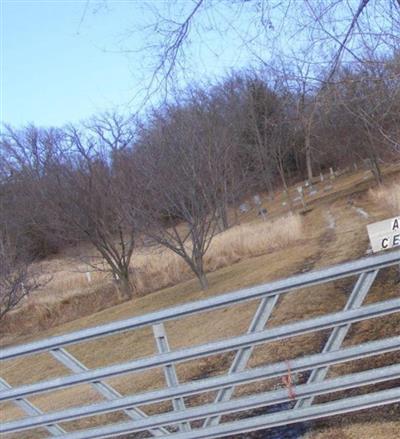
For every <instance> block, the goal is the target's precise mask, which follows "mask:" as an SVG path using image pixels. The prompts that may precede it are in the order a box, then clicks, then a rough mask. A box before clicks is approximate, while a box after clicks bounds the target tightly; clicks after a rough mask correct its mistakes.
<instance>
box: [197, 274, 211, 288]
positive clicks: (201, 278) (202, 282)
mask: <svg viewBox="0 0 400 439" xmlns="http://www.w3.org/2000/svg"><path fill="white" fill-rule="evenodd" d="M196 276H197V278H198V279H199V282H200V285H201V289H202V290H207V289H208V286H209V284H208V279H207V276H206V275H205V273H204V271H201V272H197V273H196Z"/></svg>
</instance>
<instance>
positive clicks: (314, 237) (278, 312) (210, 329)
mask: <svg viewBox="0 0 400 439" xmlns="http://www.w3.org/2000/svg"><path fill="white" fill-rule="evenodd" d="M351 178H352V179H353V180H354V176H351ZM342 186H345V183H343V184H342ZM346 186H347V183H346ZM366 189H367V188H366ZM346 191H347V188H346ZM357 205H360V206H361V207H362V208H363V209H364V210H366V211H367V212H368V213H369V214H370V217H371V218H370V220H376V219H379V218H380V215H382V212H381V211H382V209H378V208H377V207H376V204H375V203H373V202H372V201H371V199H370V197H369V196H366V193H364V195H363V194H360V196H359V197H358V198H357ZM326 209H327V205H326V203H320V204H319V205H316V206H315V207H314V208H313V210H312V211H311V212H309V213H307V215H305V217H304V218H303V220H302V232H301V233H302V239H301V240H297V241H294V242H292V243H291V244H290V245H288V246H286V247H285V248H278V249H275V250H273V249H272V248H273V247H271V252H270V253H266V254H262V255H261V256H254V257H253V258H244V259H242V260H241V261H239V262H238V263H236V264H234V265H228V266H225V267H224V268H221V269H218V270H215V271H213V272H212V273H210V275H209V278H210V289H209V290H208V291H206V292H204V291H200V289H199V287H198V285H197V282H196V280H195V279H189V280H187V281H185V282H182V283H179V284H177V285H174V286H172V287H170V288H167V289H163V290H160V291H158V292H156V293H153V294H149V295H146V296H144V297H140V298H136V299H134V300H132V301H129V302H125V303H122V304H119V305H117V306H113V307H111V308H108V309H106V310H103V311H101V312H97V313H94V314H91V315H88V316H86V317H84V318H80V319H78V320H75V321H71V322H68V323H64V324H62V325H59V326H58V327H56V328H52V329H48V330H45V331H42V332H41V333H40V334H33V335H30V336H24V337H18V336H16V335H14V339H13V340H11V339H9V341H13V342H14V343H16V342H18V343H20V342H24V341H29V340H32V339H35V338H42V337H48V336H51V335H55V334H61V333H65V332H69V331H73V330H76V329H81V328H83V327H90V326H95V325H98V324H102V323H106V322H109V321H113V320H119V319H123V318H127V317H131V316H134V315H140V314H144V313H147V312H151V311H154V310H156V309H160V308H165V307H169V306H177V305H179V304H181V303H183V302H187V301H192V300H197V299H202V298H205V297H210V296H213V295H216V294H220V293H222V292H224V291H231V290H235V289H238V288H243V287H245V286H250V285H255V284H259V283H261V282H266V281H270V280H273V279H277V278H282V277H285V276H288V275H290V274H293V273H296V272H299V271H303V270H310V269H315V268H321V267H323V266H327V265H331V264H333V263H338V262H341V261H345V260H349V259H354V258H358V257H360V256H363V255H364V253H365V251H366V249H367V245H368V237H367V234H366V230H365V226H366V223H367V222H368V221H369V220H366V219H363V218H360V217H359V216H358V215H357V213H356V212H355V211H354V209H352V208H351V207H350V206H349V205H348V203H347V192H346V193H345V195H343V196H342V198H340V197H339V198H338V199H337V200H336V201H334V202H333V203H330V205H329V209H330V212H331V215H332V216H333V217H334V219H335V223H336V227H335V229H334V230H332V229H327V221H326ZM277 210H278V209H277ZM253 220H254V218H253ZM258 224H261V223H257V222H254V226H257V225H258ZM244 226H245V227H246V224H244ZM260 227H262V226H260ZM244 230H246V229H244ZM238 234H239V233H235V234H233V236H232V237H231V243H232V245H233V243H234V242H235V238H234V237H235V236H236V237H237V235H238ZM254 239H256V237H255V238H254ZM385 274H386V276H380V277H379V278H378V280H377V283H376V284H375V286H374V288H373V290H372V291H371V293H370V294H369V296H368V299H367V303H372V302H374V301H378V300H385V299H389V298H392V297H398V295H399V284H398V283H397V280H396V279H397V278H396V275H397V272H396V271H395V270H391V271H389V272H388V273H385ZM351 287H352V282H335V283H332V284H330V285H327V286H326V287H324V288H319V287H312V288H307V289H304V290H300V291H297V292H295V293H290V294H287V295H285V296H283V297H282V298H281V300H280V301H279V304H278V306H277V308H276V309H275V310H274V313H273V315H272V318H271V321H270V322H269V326H270V327H272V326H276V325H280V324H283V323H286V322H289V321H295V320H298V319H304V318H311V317H312V316H317V315H321V314H323V313H326V312H333V311H336V310H340V309H342V308H343V306H344V304H345V302H346V300H347V297H348V295H349V293H350V291H351ZM299 304H301V306H299ZM255 306H256V303H247V304H246V303H245V304H241V305H238V306H235V307H230V308H228V309H219V310H215V311H214V312H212V313H211V312H210V313H203V314H199V315H195V316H191V317H188V318H186V319H181V320H179V321H171V322H168V323H167V324H166V329H167V332H168V336H169V341H170V345H171V348H172V349H177V348H181V347H184V346H189V345H194V344H199V343H204V342H207V341H211V340H215V339H220V338H223V337H229V336H233V335H238V334H242V333H244V332H245V331H246V329H247V327H248V325H249V322H250V320H251V317H252V315H253V313H254V309H255ZM399 330H400V321H399V316H398V315H393V316H386V317H384V318H380V319H374V320H371V321H367V322H362V323H359V324H356V325H353V327H352V329H351V332H350V333H349V336H348V337H347V338H346V343H345V344H346V345H352V344H358V343H363V342H364V341H367V340H369V339H377V338H381V337H387V336H395V335H398V334H399V335H400V333H399ZM327 333H328V332H327V331H322V332H320V333H315V334H309V335H304V336H301V337H296V338H293V339H290V340H285V341H283V342H280V343H270V344H266V345H263V346H259V347H258V348H257V349H255V351H254V353H253V356H252V358H251V362H250V365H249V366H251V367H254V366H256V365H261V364H266V363H269V362H274V361H279V360H286V359H290V358H294V357H296V356H303V355H306V354H307V353H311V352H318V351H320V349H321V346H322V344H323V342H324V340H325V339H326V336H327ZM68 350H70V351H71V352H72V353H73V354H74V355H76V356H77V358H78V359H79V360H81V361H82V362H83V363H84V364H85V365H87V366H88V367H89V368H93V367H100V366H102V365H105V364H110V363H114V362H123V361H129V360H132V359H133V358H138V357H143V356H147V355H151V354H152V353H154V352H155V345H154V340H153V337H152V334H151V329H150V328H145V329H143V330H138V331H131V332H127V333H123V334H118V335H115V336H112V337H108V338H105V339H100V340H94V341H92V342H90V343H85V344H81V345H76V346H72V347H68ZM388 355H389V356H387V357H385V358H384V359H383V360H379V361H380V362H377V361H378V360H377V359H375V357H373V358H371V359H367V360H365V361H364V362H362V363H358V362H354V363H349V364H345V365H342V366H339V367H335V368H332V371H331V373H332V375H333V376H335V375H337V374H339V375H340V374H343V373H351V372H356V371H357V370H360V368H361V369H363V368H370V367H373V366H377V367H379V366H383V365H384V364H389V363H390V362H393V361H396V358H395V357H394V356H393V355H391V354H388ZM397 361H398V357H397ZM228 366H229V355H222V356H216V357H211V358H203V359H199V360H196V361H190V362H187V363H184V364H180V365H178V376H179V378H180V380H181V381H186V380H190V379H196V378H200V377H205V376H209V375H211V374H217V373H220V372H222V371H224V370H226V368H227V367H228ZM67 373H68V372H67V371H66V370H65V369H64V368H63V367H62V366H60V365H59V364H57V363H56V362H55V361H54V360H53V359H51V358H50V356H49V355H47V354H41V355H38V356H35V357H32V358H21V359H19V360H15V361H10V362H7V363H5V365H4V367H3V369H2V376H4V378H5V379H7V380H8V381H9V382H10V383H11V384H12V385H18V384H22V383H29V382H33V381H36V380H43V379H49V378H52V377H56V376H62V375H65V374H67ZM300 378H301V377H300ZM110 384H112V385H113V386H115V387H116V388H117V389H118V390H119V391H121V392H122V393H123V394H131V393H135V392H140V391H144V390H149V389H152V388H157V387H161V386H164V385H165V382H164V377H163V374H162V371H161V370H153V371H149V372H147V373H144V374H138V375H126V376H121V377H116V378H114V379H112V380H110ZM276 384H277V383H276V382H273V383H271V382H265V383H257V384H256V385H254V388H255V389H256V390H257V391H261V390H263V389H268V388H271V385H276ZM250 389H251V386H249V387H245V386H243V387H242V388H240V389H238V391H237V393H236V394H237V395H240V394H245V393H247V392H248V391H250ZM97 398H98V396H96V395H95V393H94V392H93V391H92V390H91V389H90V388H89V386H75V387H72V388H70V389H67V390H65V391H62V392H54V393H51V394H43V395H40V396H37V397H35V398H32V402H34V403H35V404H37V405H38V406H40V407H41V408H42V409H43V410H45V411H48V410H51V411H52V410H57V409H60V408H63V407H67V406H70V405H80V404H86V403H90V402H94V401H95V400H97ZM204 398H206V397H205V396H204ZM200 399H201V398H200ZM200 399H199V400H196V402H200ZM161 408H164V409H165V406H164V407H161V406H158V407H147V408H146V410H148V411H149V413H156V412H157V411H159V410H160V409H161ZM390 410H391V409H390V408H388V409H386V408H382V409H379V410H378V411H375V410H370V411H367V412H366V415H365V418H366V419H367V421H364V419H359V421H360V422H359V423H358V424H354V425H353V424H352V420H353V419H355V416H353V415H351V416H348V417H342V418H343V419H348V422H349V424H346V425H344V424H340V425H336V424H335V422H332V423H327V424H326V426H321V425H319V426H317V428H316V430H315V435H313V433H311V434H310V436H309V437H310V438H313V439H314V438H318V439H319V438H322V437H331V438H332V439H333V438H339V437H340V438H341V437H346V438H352V439H353V438H354V439H356V438H357V439H358V438H363V437H367V436H370V437H371V438H372V437H376V438H378V437H379V438H392V437H393V438H394V437H396V434H397V433H398V429H399V422H398V417H396V413H394V414H391V412H390ZM0 411H1V410H0ZM375 413H377V414H378V415H377V416H378V417H376V415H375ZM382 414H384V415H385V416H384V417H383V416H382V417H381V415H382ZM19 416H22V413H21V412H20V411H19V410H18V409H16V408H14V407H13V406H11V405H10V404H7V405H4V406H3V410H2V414H1V417H2V418H3V419H12V418H15V417H19ZM382 419H384V423H383V421H382ZM116 420H117V419H116V418H115V417H108V415H107V421H116ZM94 422H95V420H94V419H87V420H85V421H76V422H75V421H74V422H73V423H71V424H69V425H67V428H68V429H75V428H83V427H88V426H94V425H95V424H94ZM356 422H357V421H356ZM380 425H381V427H379V426H380ZM379 432H381V435H380V436H379ZM342 433H343V434H342ZM375 434H376V435H375ZM14 437H18V439H28V438H29V439H34V438H38V439H39V438H43V437H45V434H44V433H43V432H38V433H37V434H36V433H33V432H29V433H26V434H25V433H21V434H20V435H18V436H14Z"/></svg>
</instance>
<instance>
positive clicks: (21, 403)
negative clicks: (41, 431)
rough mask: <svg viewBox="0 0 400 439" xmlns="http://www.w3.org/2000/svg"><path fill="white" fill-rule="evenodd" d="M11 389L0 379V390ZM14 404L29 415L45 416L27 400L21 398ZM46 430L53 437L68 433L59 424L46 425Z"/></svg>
mask: <svg viewBox="0 0 400 439" xmlns="http://www.w3.org/2000/svg"><path fill="white" fill-rule="evenodd" d="M5 389H11V386H10V385H9V384H8V383H7V381H6V380H4V379H3V378H0V390H5ZM14 404H15V405H17V406H18V407H19V408H20V409H22V410H23V411H24V412H25V413H26V414H27V415H31V416H35V415H43V412H42V410H40V409H39V408H37V407H36V406H35V405H33V404H32V403H31V402H29V401H28V400H27V399H24V398H20V399H16V400H15V401H14ZM43 428H45V429H46V430H47V431H48V432H49V433H50V434H51V435H52V436H61V435H63V434H65V433H66V431H65V430H64V429H63V428H62V427H60V426H59V425H57V424H51V425H46V426H44V427H43Z"/></svg>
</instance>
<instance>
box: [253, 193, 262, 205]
mask: <svg viewBox="0 0 400 439" xmlns="http://www.w3.org/2000/svg"><path fill="white" fill-rule="evenodd" d="M253 202H254V204H255V205H256V206H261V198H260V196H259V195H258V194H256V195H254V197H253Z"/></svg>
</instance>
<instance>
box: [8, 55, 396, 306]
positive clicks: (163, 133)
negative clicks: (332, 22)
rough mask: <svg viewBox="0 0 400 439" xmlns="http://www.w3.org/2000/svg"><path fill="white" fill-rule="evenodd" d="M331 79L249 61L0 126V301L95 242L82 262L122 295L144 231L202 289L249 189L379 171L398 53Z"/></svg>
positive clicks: (391, 126)
mask: <svg viewBox="0 0 400 439" xmlns="http://www.w3.org/2000/svg"><path fill="white" fill-rule="evenodd" d="M320 77H321V78H323V74H321V75H320ZM333 79H334V80H332V81H330V82H329V83H325V82H324V81H322V80H321V81H320V80H319V79H318V77H313V78H310V77H309V76H308V75H305V74H304V75H299V74H298V73H296V72H291V71H290V70H289V69H285V70H284V72H283V73H282V71H279V70H278V69H269V70H268V71H266V70H263V71H261V72H259V71H255V70H251V71H248V72H240V73H234V74H232V75H230V76H228V77H226V78H225V79H224V80H223V81H221V82H220V83H217V84H213V85H208V86H204V87H191V88H188V89H187V90H185V92H183V93H180V94H178V95H177V96H176V97H175V98H174V99H171V100H170V101H169V102H168V103H164V104H163V105H160V106H159V107H158V108H153V109H151V111H149V112H148V113H147V114H146V116H145V117H142V118H140V119H139V118H137V117H125V116H122V115H120V114H117V113H104V114H101V115H97V116H95V117H93V118H92V119H90V120H88V121H85V122H84V123H82V124H79V125H74V126H73V125H69V126H66V127H63V128H56V127H53V128H39V127H36V126H34V125H30V126H27V127H24V128H22V129H16V128H13V127H10V126H5V127H4V128H3V131H2V134H1V153H0V154H1V156H0V158H1V166H0V178H1V181H0V233H1V239H0V241H1V244H0V245H1V246H0V258H1V261H0V262H1V270H2V272H1V273H0V277H1V279H2V280H1V282H2V285H1V286H0V287H1V291H2V295H3V296H4V292H5V291H13V294H14V298H13V299H10V296H9V295H8V296H7V300H8V302H7V303H6V302H5V301H4V299H2V303H1V306H2V308H3V309H5V307H8V308H10V307H12V306H14V305H15V303H16V302H17V301H18V300H20V298H21V297H22V296H23V294H25V293H26V292H27V290H29V286H28V285H32V288H34V286H35V283H34V282H33V283H31V284H29V282H28V281H27V276H28V274H27V272H28V271H29V270H27V268H26V267H27V264H28V263H29V262H30V261H32V260H34V259H36V258H41V257H44V256H46V255H48V254H51V253H54V252H57V251H58V250H59V248H60V247H62V246H63V245H65V244H67V243H68V244H73V243H78V242H81V241H86V242H90V243H91V244H92V245H93V247H94V248H95V249H96V251H97V253H96V254H97V256H93V255H92V256H91V257H90V259H88V260H87V262H88V263H89V264H90V265H92V267H93V268H95V269H104V270H108V271H110V272H111V273H112V275H113V276H114V278H115V280H116V282H118V284H119V285H120V286H121V290H122V291H123V292H124V293H125V294H126V295H127V296H131V294H132V292H133V291H134V280H135V276H134V273H132V272H131V268H130V261H131V258H132V254H133V251H134V249H135V248H136V246H137V245H138V244H141V243H142V242H143V240H145V241H151V242H154V243H158V244H160V245H162V246H165V247H167V248H169V249H170V250H172V251H174V252H175V253H176V254H178V255H179V256H181V257H182V258H183V259H184V260H185V262H186V263H187V264H188V265H189V267H190V268H191V270H192V271H193V273H194V274H195V275H196V276H197V277H198V279H199V281H200V283H201V286H202V287H203V288H207V278H206V275H205V273H204V267H203V256H204V254H205V253H206V251H207V249H208V247H209V245H210V242H211V240H212V238H213V236H214V235H215V233H217V232H218V231H221V230H224V229H226V228H228V227H229V226H230V224H229V218H228V214H227V212H228V207H229V206H236V205H238V203H240V202H241V200H242V199H243V197H244V196H246V195H247V194H249V193H251V192H252V191H254V190H262V191H267V192H268V193H270V194H271V196H272V195H273V193H274V191H275V190H277V189H280V188H283V190H284V191H287V189H288V186H289V185H290V184H291V183H292V182H294V181H295V180H299V179H309V180H312V179H313V178H314V175H319V173H320V172H325V171H326V170H327V169H329V168H330V167H335V168H339V167H348V166H353V165H354V166H356V165H357V164H364V165H367V166H369V167H370V169H371V171H372V172H373V174H374V176H375V178H376V181H377V182H378V183H381V182H382V174H381V171H380V168H381V165H382V163H384V162H387V161H391V160H399V157H400V145H399V144H400V58H399V57H398V56H395V57H391V58H390V59H386V60H379V61H376V62H372V61H371V62H370V63H360V64H359V65H353V66H352V67H351V68H345V69H342V70H341V71H340V72H337V73H336V75H335V78H333ZM19 267H20V268H19ZM19 270H20V271H19ZM17 272H18V273H20V276H19V277H18V276H17V275H16V273H17ZM17 279H19V280H18V281H17ZM21 279H22V280H21ZM23 282H25V284H23ZM21 284H22V288H21Z"/></svg>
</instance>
